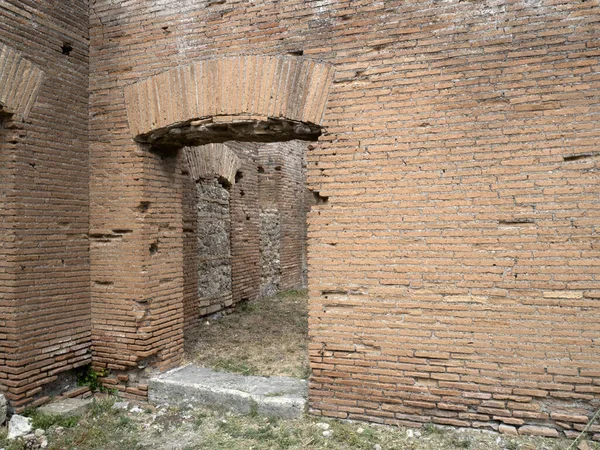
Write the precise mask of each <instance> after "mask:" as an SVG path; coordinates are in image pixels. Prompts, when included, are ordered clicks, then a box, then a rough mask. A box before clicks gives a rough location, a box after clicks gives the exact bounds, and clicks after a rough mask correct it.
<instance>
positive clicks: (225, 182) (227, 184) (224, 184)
mask: <svg viewBox="0 0 600 450" xmlns="http://www.w3.org/2000/svg"><path fill="white" fill-rule="evenodd" d="M217 182H218V183H219V184H220V185H221V186H222V187H224V188H225V189H229V188H230V187H231V183H230V182H229V180H228V179H227V178H225V177H217ZM236 182H237V180H236Z"/></svg>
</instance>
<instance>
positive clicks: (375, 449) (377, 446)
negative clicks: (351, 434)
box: [373, 444, 381, 450]
mask: <svg viewBox="0 0 600 450" xmlns="http://www.w3.org/2000/svg"><path fill="white" fill-rule="evenodd" d="M373 450H381V445H379V444H375V445H374V446H373Z"/></svg>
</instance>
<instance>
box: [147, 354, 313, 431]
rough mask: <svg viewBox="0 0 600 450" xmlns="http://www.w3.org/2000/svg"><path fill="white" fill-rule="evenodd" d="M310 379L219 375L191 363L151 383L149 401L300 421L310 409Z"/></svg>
mask: <svg viewBox="0 0 600 450" xmlns="http://www.w3.org/2000/svg"><path fill="white" fill-rule="evenodd" d="M307 393H308V384H307V382H306V380H301V379H297V378H289V377H256V376H245V375H239V374H234V373H227V372H216V371H214V370H211V369H207V368H204V367H198V366H195V365H193V364H189V365H187V366H184V367H179V368H177V369H173V370H170V371H169V372H166V373H164V374H161V375H158V376H156V377H154V378H152V379H151V380H150V383H149V386H148V400H149V401H150V403H153V404H155V405H159V404H168V405H170V406H177V407H180V408H189V407H194V406H207V407H216V408H220V409H225V410H228V411H231V412H234V413H237V414H250V413H253V412H256V413H258V414H260V415H264V416H274V417H281V418H290V419H293V418H299V417H301V416H302V415H303V414H304V412H305V410H306V399H307V396H308V394H307Z"/></svg>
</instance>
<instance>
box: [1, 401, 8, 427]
mask: <svg viewBox="0 0 600 450" xmlns="http://www.w3.org/2000/svg"><path fill="white" fill-rule="evenodd" d="M7 409H8V402H7V401H6V397H5V396H4V395H2V394H0V425H2V424H3V423H4V422H5V421H6V412H7Z"/></svg>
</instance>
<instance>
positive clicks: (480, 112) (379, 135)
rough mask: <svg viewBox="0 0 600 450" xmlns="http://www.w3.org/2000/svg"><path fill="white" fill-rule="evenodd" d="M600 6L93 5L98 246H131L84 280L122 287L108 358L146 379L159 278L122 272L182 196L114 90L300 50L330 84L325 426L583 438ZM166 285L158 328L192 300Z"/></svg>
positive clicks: (314, 354) (316, 294)
mask: <svg viewBox="0 0 600 450" xmlns="http://www.w3.org/2000/svg"><path fill="white" fill-rule="evenodd" d="M597 8H598V3H597V2H596V1H588V2H571V1H566V0H562V1H550V0H548V1H528V0H515V1H510V2H492V1H484V2H461V1H458V0H452V1H448V2H443V3H440V2H434V1H433V0H430V1H427V0H426V1H418V2H417V1H408V2H407V1H403V2H375V3H374V2H367V1H352V2H350V1H336V2H322V3H320V4H319V5H316V4H315V3H305V2H297V1H295V0H285V1H277V2H276V1H266V0H265V1H261V2H258V3H256V2H254V3H249V2H242V1H233V0H231V1H229V0H228V1H227V2H225V3H217V4H212V5H210V6H207V5H206V4H198V3H195V2H176V3H173V2H165V3H162V4H160V5H159V6H158V5H157V4H156V3H154V2H152V3H150V2H141V1H134V2H128V3H119V4H113V2H111V1H108V0H99V1H97V2H96V3H95V6H94V9H93V12H92V20H91V23H92V30H91V39H92V40H91V45H92V52H91V55H92V61H91V62H92V80H91V89H92V96H91V102H92V103H91V114H92V119H93V120H92V144H91V150H92V161H93V178H92V205H93V211H92V227H93V230H94V231H95V232H98V233H110V232H111V230H113V229H114V228H115V227H119V228H121V226H123V227H125V228H126V229H132V230H133V231H132V232H131V233H128V234H127V235H123V236H122V237H119V238H115V239H112V240H111V241H110V242H109V243H107V245H100V244H98V245H95V246H94V247H93V248H92V263H93V267H92V279H93V280H94V279H100V278H101V277H100V275H102V274H109V273H110V274H112V275H110V276H111V280H114V285H112V286H113V287H112V288H111V290H110V291H109V292H105V291H104V290H102V289H104V288H102V289H100V288H94V290H93V293H92V295H93V302H95V304H107V305H108V304H110V305H111V307H112V308H113V309H114V308H119V309H118V310H119V311H122V314H121V316H120V319H119V322H118V323H117V321H115V320H113V319H110V318H108V317H107V316H104V315H103V314H102V310H101V308H100V307H96V308H97V309H98V317H99V320H98V322H97V324H98V326H99V327H101V329H102V332H98V334H96V337H97V338H98V339H99V341H102V342H110V344H107V347H110V349H111V350H110V352H107V353H106V354H107V355H108V354H111V355H114V354H118V355H119V358H123V359H127V358H129V360H130V361H133V360H135V359H136V357H137V356H136V355H135V354H134V351H133V348H130V347H128V346H129V345H133V344H131V343H130V342H129V339H133V341H134V342H135V334H134V332H133V331H131V330H134V329H136V327H137V326H138V322H136V321H137V320H138V319H136V318H135V317H134V316H133V313H131V312H130V311H131V306H132V305H135V304H136V303H135V302H137V301H138V300H132V299H142V300H140V301H154V296H153V292H154V289H158V288H157V287H156V286H149V285H148V284H147V281H148V280H149V279H154V277H157V278H160V277H165V276H164V274H162V273H161V271H160V270H159V266H158V265H156V264H157V262H156V261H152V260H148V261H149V262H148V264H149V266H146V265H145V264H139V263H137V262H134V263H133V265H132V263H130V258H131V255H141V254H142V253H143V252H145V251H147V246H148V245H149V244H150V243H151V242H152V240H153V239H155V238H157V237H158V236H159V234H160V233H161V231H160V226H161V224H160V223H158V222H156V223H154V222H152V223H150V222H147V221H145V219H143V218H142V217H140V216H139V215H138V213H137V212H136V208H137V206H138V205H139V204H140V202H141V201H145V200H147V198H146V194H148V195H149V196H151V197H152V199H153V201H155V202H160V199H161V198H166V197H169V198H170V199H172V198H173V196H174V195H176V192H172V189H173V188H172V186H173V184H172V182H173V179H169V177H166V176H159V175H158V174H159V173H160V170H161V169H160V168H161V167H163V166H162V165H163V164H164V161H162V160H161V159H160V157H159V156H158V155H156V154H153V153H148V152H147V151H144V149H140V148H138V147H137V146H136V145H135V144H134V143H133V142H132V140H131V138H130V136H129V135H128V132H127V122H126V115H125V109H124V101H123V94H122V88H123V87H124V86H125V85H127V84H131V83H133V82H135V81H137V80H139V79H141V78H144V77H147V76H150V75H154V74H157V73H159V72H162V71H164V70H166V69H168V68H170V67H174V66H177V65H180V64H185V63H187V62H189V61H192V60H195V59H198V58H206V57H213V56H215V55H233V54H248V53H255V54H286V53H288V52H296V53H297V52H298V51H299V50H302V51H303V53H304V56H305V57H312V58H317V59H324V60H327V61H329V62H332V63H333V64H334V65H335V68H336V70H337V75H336V79H335V83H334V87H333V90H332V92H331V94H330V97H329V103H328V109H327V112H326V115H325V120H324V125H325V128H326V130H327V132H326V134H325V135H324V136H323V137H322V138H321V140H320V143H319V145H317V146H316V148H315V149H313V150H312V151H310V152H309V155H308V161H309V174H308V182H309V185H310V186H311V187H312V188H313V189H314V190H315V191H318V192H320V194H321V195H322V196H324V197H328V202H327V203H323V204H320V205H317V206H316V207H314V208H313V211H312V212H311V215H310V219H309V241H308V242H309V264H310V266H309V284H310V295H311V320H310V335H311V340H312V343H311V346H310V352H311V362H312V367H313V378H312V382H311V392H310V398H311V408H312V412H314V413H316V414H324V415H329V416H336V417H344V418H365V419H368V420H374V421H380V422H386V423H390V424H395V423H404V424H411V425H415V424H417V425H418V424H419V423H423V422H435V423H441V424H454V425H463V426H484V427H492V428H497V427H498V424H499V423H502V422H505V423H510V424H515V425H520V424H522V423H528V424H535V423H547V424H551V425H553V426H555V427H557V428H559V429H563V428H566V429H567V431H568V430H569V429H570V428H577V427H580V425H577V424H575V423H574V422H577V420H581V418H579V419H578V418H577V416H578V415H580V414H583V413H586V412H588V411H589V410H590V409H591V407H592V405H593V404H595V402H596V400H595V398H596V397H597V392H596V391H597V386H596V384H597V383H598V379H599V378H598V377H599V375H600V361H599V360H598V357H597V355H596V352H595V343H596V340H597V339H598V337H599V334H598V330H597V329H596V328H597V327H596V325H595V322H597V317H596V316H597V308H596V303H597V300H596V299H597V297H598V292H599V286H598V280H597V276H598V275H597V274H598V270H597V267H598V266H597V260H598V258H597V256H598V254H597V249H596V241H597V229H596V228H595V223H596V222H597V219H598V218H597V216H598V213H597V211H598V209H597V207H596V204H597V200H598V184H597V176H596V173H595V171H596V170H597V164H598V162H597V161H598V160H597V156H595V153H594V152H595V151H596V150H595V149H596V147H597V145H598V142H599V134H598V133H599V131H598V127H597V120H598V119H597V118H598V112H599V109H600V108H599V104H598V98H599V95H598V91H599V88H600V77H599V76H598V69H599V67H598V58H599V57H600V54H599V52H598V46H599V45H600V38H599V36H598V34H597V25H598V21H599V19H600V16H599V13H598V9H597ZM191 17H193V20H190V18H191ZM574 156H575V158H573V157H574ZM155 207H156V208H158V210H159V211H162V208H163V207H164V208H171V206H170V205H169V204H164V205H162V204H160V203H158V204H156V205H155ZM175 212H176V211H175ZM164 214H165V216H164V217H165V219H167V217H171V216H170V214H171V213H170V212H168V213H167V212H165V213H164ZM173 217H174V216H173ZM167 222H168V220H166V221H165V222H162V223H163V226H165V227H167V229H168V227H169V226H172V227H173V229H172V231H173V236H175V233H176V231H177V228H178V227H179V225H177V224H176V223H174V224H171V225H169V224H168V223H167ZM120 223H122V224H123V225H120ZM173 239H175V237H173ZM173 244H174V245H173V247H172V251H173V252H174V253H173V257H174V256H175V254H176V251H177V245H179V244H177V242H175V241H173ZM176 244H177V245H176ZM136 261H139V260H136ZM109 266H111V267H110V271H109V270H108V269H109ZM165 267H166V266H165ZM146 270H148V272H145V271H146ZM146 273H152V277H150V278H149V275H146ZM178 277H179V274H173V275H171V276H170V278H171V279H172V280H175V281H176V279H177V278H178ZM169 283H170V282H169ZM169 283H166V284H165V286H163V288H164V289H163V288H161V292H164V302H165V306H164V308H163V309H164V311H169V310H170V308H172V307H175V306H174V305H177V304H178V302H181V301H182V300H181V297H180V293H179V292H177V289H176V288H172V285H171V284H169ZM173 286H174V285H173ZM169 288H171V290H169ZM181 296H182V294H181ZM151 298H152V300H150V299H151ZM106 312H108V310H107V311H106ZM155 323H156V327H157V328H152V329H151V330H150V329H149V330H148V331H149V332H151V333H155V332H156V333H158V332H159V331H160V330H161V328H160V326H161V323H163V322H160V321H157V322H155ZM164 323H168V319H167V317H165V318H164ZM148 339H150V338H148ZM157 339H163V338H162V337H160V338H158V337H157ZM146 342H149V341H148V340H146ZM164 342H167V341H166V340H164ZM117 344H118V345H117ZM103 345H104V344H103ZM177 345H178V344H177ZM177 345H175V346H174V347H173V349H172V350H173V351H172V352H170V353H169V354H171V356H173V358H171V359H170V361H171V362H174V361H176V355H177V348H178V347H177ZM116 349H118V352H116ZM111 352H112V353H111ZM96 354H97V356H98V358H99V360H102V359H101V358H103V357H104V356H103V354H102V352H100V347H98V351H97V353H96ZM121 355H126V357H122V356H121ZM161 358H163V357H162V356H161ZM167 359H168V358H167ZM163 360H165V361H166V359H165V358H163ZM107 361H108V359H107V360H105V362H107ZM565 411H567V412H570V413H571V415H570V416H569V417H567V418H565V417H563V416H561V415H560V414H561V413H563V412H565ZM557 414H558V415H557ZM559 423H560V424H562V425H559Z"/></svg>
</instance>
